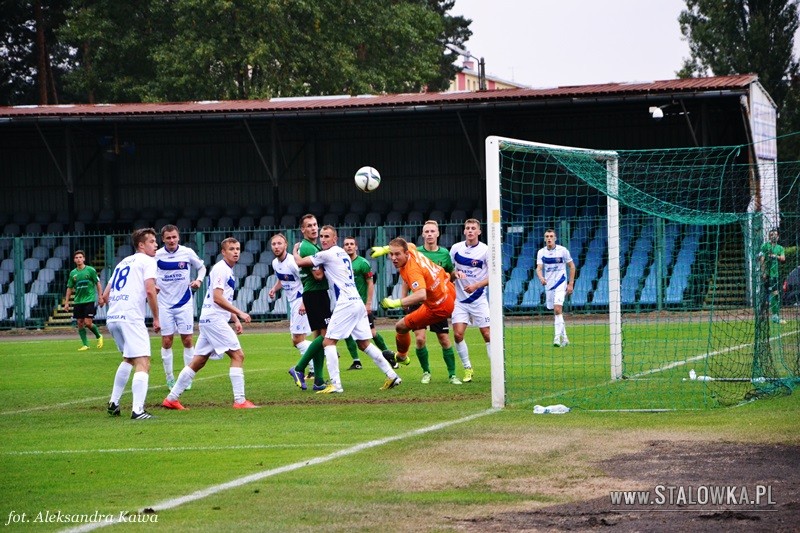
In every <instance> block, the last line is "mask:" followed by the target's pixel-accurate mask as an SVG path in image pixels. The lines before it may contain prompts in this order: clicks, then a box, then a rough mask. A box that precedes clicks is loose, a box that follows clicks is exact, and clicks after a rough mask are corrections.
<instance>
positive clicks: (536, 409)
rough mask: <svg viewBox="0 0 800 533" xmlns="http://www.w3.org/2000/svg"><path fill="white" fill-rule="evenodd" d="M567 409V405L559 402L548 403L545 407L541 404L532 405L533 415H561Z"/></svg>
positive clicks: (567, 411)
mask: <svg viewBox="0 0 800 533" xmlns="http://www.w3.org/2000/svg"><path fill="white" fill-rule="evenodd" d="M569 411H570V409H569V407H567V406H566V405H563V404H560V403H559V404H556V405H548V406H547V407H544V406H542V405H534V406H533V414H535V415H563V414H564V413H569Z"/></svg>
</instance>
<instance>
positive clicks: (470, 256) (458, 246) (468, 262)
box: [450, 241, 489, 303]
mask: <svg viewBox="0 0 800 533" xmlns="http://www.w3.org/2000/svg"><path fill="white" fill-rule="evenodd" d="M450 259H452V260H453V267H454V268H455V271H456V272H462V273H463V274H464V276H465V278H464V279H456V281H455V286H456V300H458V301H459V302H461V303H472V302H474V301H477V300H478V299H479V298H486V287H481V288H480V289H478V290H477V291H475V292H472V293H468V292H466V291H465V290H464V287H466V286H467V285H472V284H473V283H477V282H479V281H483V280H485V279H486V278H488V277H489V262H488V259H489V247H488V246H487V245H486V244H485V243H483V242H480V241H478V243H477V244H474V245H472V246H470V245H468V244H467V241H461V242H457V243H455V244H454V245H453V246H452V247H451V248H450Z"/></svg>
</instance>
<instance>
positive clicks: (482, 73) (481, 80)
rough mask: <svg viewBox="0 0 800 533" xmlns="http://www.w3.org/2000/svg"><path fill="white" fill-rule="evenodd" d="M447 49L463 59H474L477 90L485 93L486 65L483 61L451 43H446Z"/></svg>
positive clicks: (481, 58)
mask: <svg viewBox="0 0 800 533" xmlns="http://www.w3.org/2000/svg"><path fill="white" fill-rule="evenodd" d="M444 46H445V47H446V48H447V49H449V50H452V51H453V52H455V53H457V54H458V55H460V56H463V57H471V58H472V59H476V60H477V61H478V90H481V91H485V90H486V63H485V62H484V61H483V57H476V56H474V55H472V53H470V51H469V50H465V49H464V48H461V47H459V46H456V45H454V44H452V43H447V44H445V45H444Z"/></svg>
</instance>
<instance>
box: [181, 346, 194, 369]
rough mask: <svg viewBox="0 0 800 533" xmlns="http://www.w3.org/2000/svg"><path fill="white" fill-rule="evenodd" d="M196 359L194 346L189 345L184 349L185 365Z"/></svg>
mask: <svg viewBox="0 0 800 533" xmlns="http://www.w3.org/2000/svg"><path fill="white" fill-rule="evenodd" d="M192 359H194V346H189V347H188V348H184V349H183V366H189V363H191V362H192Z"/></svg>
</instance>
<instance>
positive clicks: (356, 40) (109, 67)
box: [18, 0, 471, 102]
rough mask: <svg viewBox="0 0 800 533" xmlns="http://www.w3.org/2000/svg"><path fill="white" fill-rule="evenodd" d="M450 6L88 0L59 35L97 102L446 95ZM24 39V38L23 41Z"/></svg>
mask: <svg viewBox="0 0 800 533" xmlns="http://www.w3.org/2000/svg"><path fill="white" fill-rule="evenodd" d="M453 5H454V1H453V0H424V1H423V0H401V1H395V2H385V1H383V0H315V1H313V2H312V1H296V0H243V1H241V2H231V1H229V0H175V1H170V0H142V1H139V2H123V3H119V2H113V1H110V0H100V1H98V2H88V1H82V2H77V3H75V4H74V7H72V8H70V9H69V10H67V11H66V12H65V18H66V22H65V23H64V24H63V25H61V27H60V28H59V30H58V32H57V35H58V36H59V38H60V40H61V42H63V43H64V45H65V46H70V47H72V50H74V54H75V64H76V66H75V67H74V68H71V69H70V71H69V74H68V77H67V80H66V84H67V86H68V87H69V88H70V90H72V91H74V92H75V93H77V94H80V95H82V96H81V97H79V98H78V100H84V101H89V102H137V101H187V100H207V99H250V98H269V97H274V96H306V95H328V94H351V95H355V94H365V93H370V94H374V93H384V92H409V91H420V90H423V89H425V88H429V89H434V90H436V89H443V88H446V87H447V85H448V83H449V81H450V79H452V77H453V75H454V74H455V70H456V69H455V67H454V66H453V65H452V61H453V59H454V58H453V54H452V53H445V47H444V44H445V43H453V44H456V45H459V46H461V45H463V42H464V41H465V40H466V39H468V38H469V36H470V34H471V32H470V31H469V29H468V26H469V24H470V22H471V21H469V20H466V19H464V18H463V17H451V16H449V15H448V11H449V10H450V9H452V7H453ZM18 40H19V39H18Z"/></svg>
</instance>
